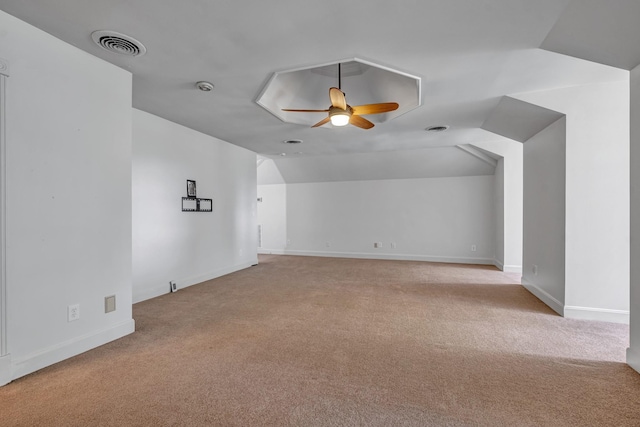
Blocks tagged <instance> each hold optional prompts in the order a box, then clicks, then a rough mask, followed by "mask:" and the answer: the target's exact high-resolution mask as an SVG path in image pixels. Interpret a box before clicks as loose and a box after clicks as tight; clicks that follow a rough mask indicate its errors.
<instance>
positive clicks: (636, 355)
mask: <svg viewBox="0 0 640 427" xmlns="http://www.w3.org/2000/svg"><path fill="white" fill-rule="evenodd" d="M627 365H629V366H631V367H632V368H633V369H635V370H636V371H638V373H640V351H637V350H636V349H635V348H632V347H629V348H627Z"/></svg>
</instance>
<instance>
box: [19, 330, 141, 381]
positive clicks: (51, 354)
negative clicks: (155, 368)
mask: <svg viewBox="0 0 640 427" xmlns="http://www.w3.org/2000/svg"><path fill="white" fill-rule="evenodd" d="M134 331H135V321H134V320H133V319H129V320H125V321H124V322H120V323H118V324H116V325H114V326H111V327H109V328H106V329H103V330H100V331H98V332H95V333H90V334H86V335H83V336H79V337H76V338H73V339H70V340H67V341H65V342H62V343H59V344H56V345H54V346H51V347H49V348H45V349H43V350H40V351H37V352H35V353H32V354H29V355H27V356H25V357H23V358H19V359H16V360H13V363H12V374H11V378H12V380H15V379H18V378H20V377H23V376H25V375H27V374H30V373H32V372H35V371H37V370H40V369H42V368H46V367H47V366H51V365H53V364H55V363H58V362H61V361H63V360H65V359H68V358H70V357H73V356H77V355H78V354H81V353H84V352H85V351H89V350H91V349H93V348H96V347H99V346H101V345H104V344H106V343H108V342H111V341H114V340H117V339H118V338H122V337H124V336H126V335H129V334H131V333H133V332H134Z"/></svg>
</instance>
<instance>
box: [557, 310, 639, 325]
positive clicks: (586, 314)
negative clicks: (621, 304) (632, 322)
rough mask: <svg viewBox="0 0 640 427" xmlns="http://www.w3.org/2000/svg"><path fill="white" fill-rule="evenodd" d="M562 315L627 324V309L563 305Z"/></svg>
mask: <svg viewBox="0 0 640 427" xmlns="http://www.w3.org/2000/svg"><path fill="white" fill-rule="evenodd" d="M564 317H566V318H568V319H581V320H597V321H600V322H613V323H624V324H627V325H628V324H629V311H627V310H612V309H609V308H595V307H577V306H573V305H565V306H564Z"/></svg>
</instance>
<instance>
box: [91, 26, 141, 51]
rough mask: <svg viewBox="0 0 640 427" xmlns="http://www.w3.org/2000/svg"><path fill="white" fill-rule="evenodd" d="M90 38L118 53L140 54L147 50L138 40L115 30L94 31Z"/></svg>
mask: <svg viewBox="0 0 640 427" xmlns="http://www.w3.org/2000/svg"><path fill="white" fill-rule="evenodd" d="M91 38H92V39H93V41H94V42H96V44H97V45H98V46H100V47H101V48H103V49H104V50H108V51H109V52H113V53H117V54H118V55H126V56H142V55H144V54H145V53H146V52H147V48H145V47H144V45H143V44H142V43H140V42H139V41H138V40H136V39H134V38H133V37H129V36H127V35H124V34H120V33H116V32H115V31H108V30H100V31H94V32H93V33H91Z"/></svg>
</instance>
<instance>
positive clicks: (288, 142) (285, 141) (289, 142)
mask: <svg viewBox="0 0 640 427" xmlns="http://www.w3.org/2000/svg"><path fill="white" fill-rule="evenodd" d="M282 142H284V143H285V144H302V140H301V139H285V140H284V141H282Z"/></svg>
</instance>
